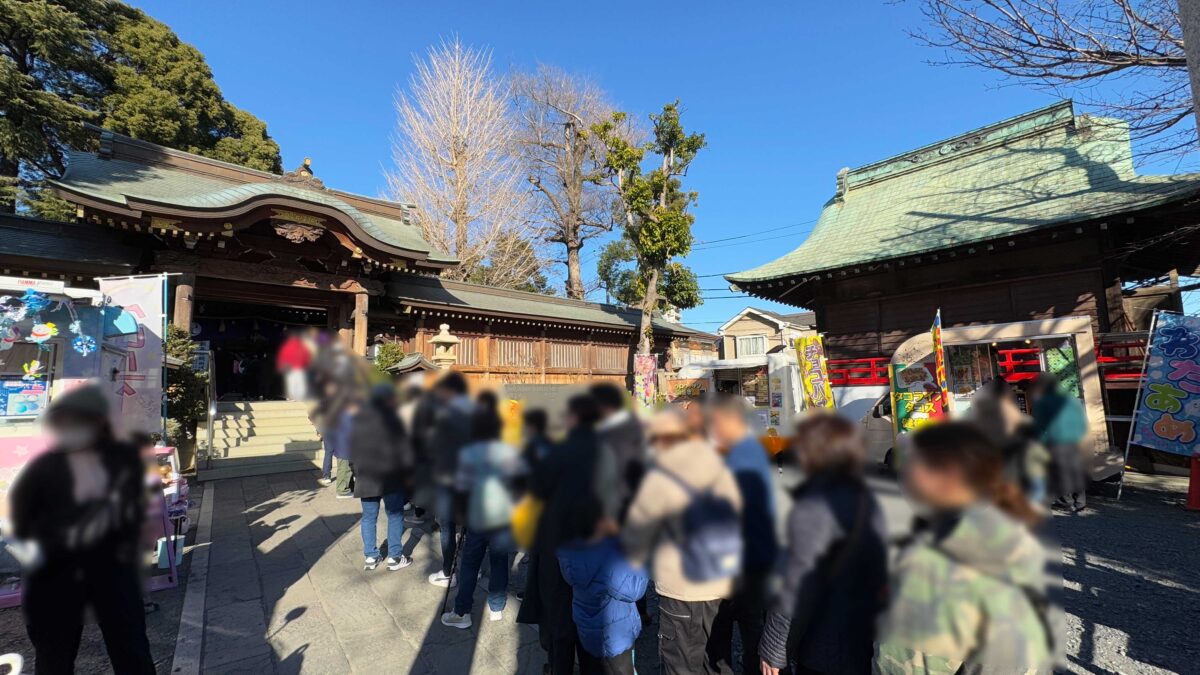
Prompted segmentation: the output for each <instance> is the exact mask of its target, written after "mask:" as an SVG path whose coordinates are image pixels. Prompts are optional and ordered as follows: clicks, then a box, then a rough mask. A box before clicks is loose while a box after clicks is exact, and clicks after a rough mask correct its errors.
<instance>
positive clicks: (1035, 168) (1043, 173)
mask: <svg viewBox="0 0 1200 675" xmlns="http://www.w3.org/2000/svg"><path fill="white" fill-rule="evenodd" d="M1196 193H1200V174H1197V173H1192V174H1181V175H1170V176H1166V175H1145V176H1143V175H1138V174H1137V172H1136V171H1135V170H1134V166H1133V156H1132V150H1131V147H1130V141H1129V128H1128V126H1127V125H1126V124H1125V123H1124V122H1122V121H1119V120H1115V119H1107V118H1097V117H1089V116H1086V115H1084V116H1079V117H1077V116H1076V115H1075V114H1074V108H1073V106H1072V103H1071V102H1070V101H1062V102H1059V103H1055V104H1054V105H1051V106H1047V107H1045V108H1041V109H1039V110H1034V111H1032V112H1028V113H1025V114H1023V115H1019V116H1017V117H1014V118H1011V119H1007V120H1004V121H1001V122H997V123H995V124H991V125H988V126H985V127H982V128H980V129H976V130H974V131H970V132H967V133H965V134H961V135H959V136H955V137H953V138H949V139H947V140H944V141H939V142H937V143H933V144H930V145H927V146H925V147H922V148H918V149H916V150H913V151H911V152H906V153H903V154H901V155H897V156H895V157H890V158H888V159H884V160H881V161H878V162H875V163H872V164H868V165H866V166H863V167H859V168H857V169H853V170H849V169H843V170H842V171H840V172H838V176H837V188H836V191H835V193H834V196H833V197H832V198H831V199H830V200H829V201H828V202H826V203H825V205H824V207H823V208H822V211H821V215H820V217H819V219H818V220H817V223H816V225H815V226H814V228H813V230H812V232H811V234H809V236H808V238H807V239H806V240H805V241H804V242H803V243H802V244H800V246H799V247H798V248H796V249H795V250H793V251H792V252H791V253H788V254H787V255H785V256H783V257H781V258H778V259H775V260H772V261H771V262H768V263H766V264H764V265H760V266H759V267H755V268H753V269H749V270H746V271H744V272H738V273H735V274H730V275H727V276H726V277H725V278H726V279H728V280H729V281H731V282H733V283H735V284H744V283H748V282H750V283H754V282H762V281H770V280H773V279H780V278H784V277H791V276H797V275H803V274H813V273H816V272H824V271H828V270H835V269H838V268H845V267H848V266H853V265H860V264H869V263H873V262H877V261H883V260H887V259H892V258H897V257H901V256H908V255H913V254H919V253H923V252H926V251H933V250H937V249H942V248H946V247H952V246H959V245H964V244H971V243H975V242H983V241H987V240H991V239H996V238H1000V237H1004V236H1010V235H1013V234H1016V233H1021V232H1026V231H1032V230H1037V229H1041V228H1047V227H1052V226H1058V225H1063V224H1067V223H1072V222H1082V221H1088V220H1096V219H1102V218H1105V217H1108V216H1114V215H1117V214H1121V213H1127V212H1130V211H1133V210H1136V209H1143V208H1148V207H1152V206H1156V205H1159V204H1162V203H1166V202H1169V201H1173V200H1178V199H1181V198H1184V197H1187V196H1190V195H1194V194H1196ZM1120 225H1124V223H1120Z"/></svg>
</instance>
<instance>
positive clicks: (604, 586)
mask: <svg viewBox="0 0 1200 675" xmlns="http://www.w3.org/2000/svg"><path fill="white" fill-rule="evenodd" d="M558 564H559V567H560V568H561V569H562V575H563V579H565V580H566V582H567V583H568V584H570V586H571V590H572V592H573V594H574V600H573V601H572V606H571V615H572V616H573V617H574V618H575V625H576V627H578V629H579V642H580V643H581V644H582V645H583V648H584V649H586V650H587V651H588V653H589V654H591V655H593V656H597V657H600V658H608V657H611V656H617V655H618V654H623V653H625V652H626V651H628V650H629V649H630V648H631V647H633V643H634V641H635V640H637V637H638V633H640V632H641V631H642V620H641V618H640V617H639V616H638V612H637V606H636V605H635V604H634V603H636V602H637V601H638V599H639V598H641V597H642V595H644V594H645V593H646V584H647V582H648V581H649V577H648V576H647V575H646V572H645V571H644V570H640V569H635V568H634V567H633V566H632V565H630V564H629V562H628V561H627V560H626V559H625V555H624V554H623V553H622V552H621V546H620V544H619V543H618V541H617V539H616V537H612V538H608V539H604V540H601V541H599V542H596V543H594V544H587V543H585V542H582V541H575V542H572V543H570V544H567V545H566V546H563V547H562V548H560V549H558Z"/></svg>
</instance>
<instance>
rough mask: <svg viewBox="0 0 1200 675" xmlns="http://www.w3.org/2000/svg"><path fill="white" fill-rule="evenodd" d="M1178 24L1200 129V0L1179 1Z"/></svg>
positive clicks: (1193, 104) (1194, 111)
mask: <svg viewBox="0 0 1200 675" xmlns="http://www.w3.org/2000/svg"><path fill="white" fill-rule="evenodd" d="M1179 22H1180V23H1181V24H1183V51H1184V53H1186V54H1187V65H1188V75H1189V76H1191V80H1192V112H1193V113H1194V114H1195V116H1196V128H1197V129H1200V0H1179Z"/></svg>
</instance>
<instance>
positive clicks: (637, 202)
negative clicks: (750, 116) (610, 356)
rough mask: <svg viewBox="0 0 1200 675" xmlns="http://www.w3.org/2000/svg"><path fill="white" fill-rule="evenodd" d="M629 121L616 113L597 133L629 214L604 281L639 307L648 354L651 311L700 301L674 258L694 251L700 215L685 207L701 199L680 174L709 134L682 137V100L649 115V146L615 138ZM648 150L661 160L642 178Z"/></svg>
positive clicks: (605, 262) (641, 341)
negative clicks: (686, 187) (688, 189)
mask: <svg viewBox="0 0 1200 675" xmlns="http://www.w3.org/2000/svg"><path fill="white" fill-rule="evenodd" d="M624 120H625V115H624V113H616V114H614V115H613V117H612V119H611V120H610V121H608V122H605V123H603V124H598V125H595V126H593V128H592V129H593V132H594V133H596V134H597V135H599V136H600V138H602V139H603V140H604V143H605V145H606V146H607V148H608V153H607V157H606V166H607V167H608V171H609V173H610V175H611V177H612V182H613V185H614V187H615V188H616V190H617V194H618V195H619V196H620V200H621V202H620V206H621V212H622V215H623V216H624V231H623V234H622V239H621V240H619V241H618V242H617V243H616V244H613V245H610V246H609V247H608V248H607V249H606V250H605V252H604V255H603V256H602V260H601V269H600V275H601V277H602V278H604V277H606V276H607V278H605V281H608V282H610V283H611V284H615V286H616V287H615V288H613V289H612V290H613V291H614V292H615V293H616V294H617V297H618V299H624V300H625V301H626V302H628V303H629V304H634V305H637V306H638V307H639V308H640V309H641V313H642V315H641V320H640V322H639V325H638V335H637V344H636V345H635V348H636V349H637V351H638V353H641V354H649V353H650V350H651V348H652V346H653V344H654V332H653V325H652V323H651V322H652V320H653V318H654V311H655V310H657V309H661V308H662V304H663V303H664V301H665V303H667V304H670V305H671V306H674V307H677V308H679V309H690V308H692V307H695V306H697V305H699V304H700V303H701V298H700V291H699V286H698V284H697V283H696V275H695V274H694V273H693V272H692V271H691V270H690V269H689V268H688V267H686V266H685V265H683V263H681V262H679V261H678V260H676V259H677V258H682V257H684V256H686V255H687V254H688V253H689V252H690V251H691V250H692V241H693V237H692V223H693V222H694V221H695V216H693V215H692V214H691V213H689V212H688V209H689V208H690V207H691V206H692V205H693V204H694V203H695V202H696V193H695V192H686V191H684V189H683V184H682V182H681V181H680V176H683V175H685V174H686V173H687V169H688V167H689V166H690V165H691V163H692V160H694V159H695V158H696V153H698V152H700V150H701V149H702V148H703V147H704V145H705V143H704V134H694V133H693V134H689V133H687V132H686V131H684V128H683V124H682V123H681V122H680V119H679V102H678V101H676V102H674V103H668V104H667V105H665V106H663V109H662V112H661V113H659V114H657V115H651V116H650V122H651V125H652V127H653V133H652V140H651V141H650V142H649V143H647V144H645V145H644V146H635V145H632V144H630V143H629V142H628V141H627V140H626V139H625V138H623V137H622V136H621V135H620V134H618V133H616V130H617V129H619V128H620V126H621V124H622V123H623V122H624ZM647 152H652V153H654V154H657V155H658V156H659V158H660V161H659V162H658V166H657V167H655V168H654V169H652V170H651V171H649V172H648V173H642V162H643V161H644V159H645V157H646V153H647ZM627 262H628V263H632V264H633V269H632V270H628V269H627V268H626V267H624V266H623V263H627Z"/></svg>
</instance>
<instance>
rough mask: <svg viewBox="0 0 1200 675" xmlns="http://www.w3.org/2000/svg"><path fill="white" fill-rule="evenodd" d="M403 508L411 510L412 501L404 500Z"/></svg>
mask: <svg viewBox="0 0 1200 675" xmlns="http://www.w3.org/2000/svg"><path fill="white" fill-rule="evenodd" d="M404 510H405V511H412V510H413V505H412V502H404Z"/></svg>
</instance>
